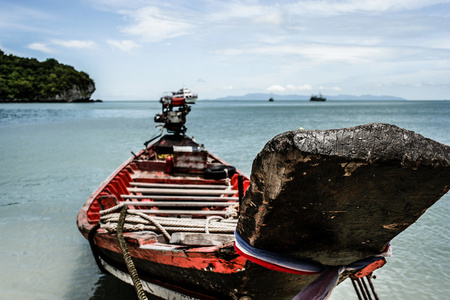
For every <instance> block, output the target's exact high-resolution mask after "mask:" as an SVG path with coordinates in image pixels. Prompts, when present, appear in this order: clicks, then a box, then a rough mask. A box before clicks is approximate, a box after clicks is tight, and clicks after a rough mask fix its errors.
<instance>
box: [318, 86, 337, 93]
mask: <svg viewBox="0 0 450 300" xmlns="http://www.w3.org/2000/svg"><path fill="white" fill-rule="evenodd" d="M319 90H321V91H333V92H341V91H342V89H341V88H340V87H337V86H333V87H324V86H321V87H319Z"/></svg>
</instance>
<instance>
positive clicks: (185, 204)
mask: <svg viewBox="0 0 450 300" xmlns="http://www.w3.org/2000/svg"><path fill="white" fill-rule="evenodd" d="M222 199H226V198H222ZM121 203H125V204H127V205H132V206H155V207H157V206H167V207H211V206H220V207H226V206H232V205H236V203H233V202H202V201H153V202H150V201H148V202H139V201H132V202H121Z"/></svg>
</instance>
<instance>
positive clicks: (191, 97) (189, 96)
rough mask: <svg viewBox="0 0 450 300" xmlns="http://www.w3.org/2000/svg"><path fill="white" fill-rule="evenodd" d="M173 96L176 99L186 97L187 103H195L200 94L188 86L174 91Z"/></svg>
mask: <svg viewBox="0 0 450 300" xmlns="http://www.w3.org/2000/svg"><path fill="white" fill-rule="evenodd" d="M172 98H174V99H184V100H185V101H186V104H195V101H197V98H198V95H197V94H194V93H192V92H191V91H190V90H189V89H188V88H185V87H184V88H182V89H179V90H178V91H176V92H172Z"/></svg>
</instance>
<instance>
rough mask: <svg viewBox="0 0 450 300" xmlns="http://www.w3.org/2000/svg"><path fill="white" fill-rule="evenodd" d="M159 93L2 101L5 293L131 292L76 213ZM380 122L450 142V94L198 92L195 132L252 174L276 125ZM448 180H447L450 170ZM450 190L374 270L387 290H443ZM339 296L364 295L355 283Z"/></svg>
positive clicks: (135, 141) (136, 136)
mask: <svg viewBox="0 0 450 300" xmlns="http://www.w3.org/2000/svg"><path fill="white" fill-rule="evenodd" d="M159 110H160V104H159V103H158V102H156V101H155V102H131V101H129V102H125V101H124V102H104V103H86V104H0V170H1V171H2V172H0V190H1V193H0V239H1V243H0V268H1V269H2V271H3V272H1V273H0V291H1V296H0V298H1V299H19V298H27V299H94V300H100V299H102V300H103V299H135V295H134V290H133V288H132V287H130V286H128V285H126V284H123V283H121V282H120V281H118V280H116V279H114V278H112V277H110V276H104V275H102V274H100V272H99V271H98V269H97V267H96V265H95V262H94V260H93V258H92V255H91V253H90V250H89V245H88V243H87V241H86V240H85V239H84V238H83V237H82V236H81V235H80V234H79V232H78V229H77V227H76V215H77V212H78V210H79V209H80V208H81V206H82V205H83V203H84V202H85V200H86V199H87V198H88V197H89V195H90V194H91V193H92V192H93V191H94V190H95V189H96V188H97V186H98V185H99V184H100V183H101V182H102V181H103V180H104V179H105V178H106V177H107V176H108V175H109V174H110V173H111V172H112V171H113V170H114V169H115V168H116V167H117V166H118V165H119V164H121V163H122V162H123V161H124V160H125V159H127V158H128V157H129V156H130V155H131V153H130V152H131V151H133V152H137V151H139V150H140V149H141V148H142V147H143V142H144V141H146V140H148V139H149V138H150V137H152V136H153V135H154V134H155V133H156V129H155V128H154V123H153V116H154V115H155V114H156V113H158V112H159ZM372 122H384V123H391V124H395V125H397V126H400V127H403V128H406V129H409V130H413V131H415V132H417V133H420V134H422V135H424V136H426V137H429V138H432V139H434V140H437V141H439V142H441V143H444V144H447V145H450V134H449V128H450V102H444V101H386V102H382V101H366V102H363V101H358V102H355V101H334V102H332V101H329V102H325V103H311V102H307V101H301V102H292V101H284V102H283V101H276V102H267V101H246V102H241V101H236V102H231V101H230V102H214V101H199V102H198V103H197V104H196V105H194V106H193V109H192V112H191V113H190V114H189V115H188V122H187V127H188V132H187V134H188V135H191V136H194V137H195V139H196V140H197V141H198V142H200V143H204V144H205V147H206V148H207V149H208V150H210V151H211V152H213V153H215V154H216V155H218V156H220V157H222V158H223V159H225V160H226V161H228V162H229V163H230V164H233V165H234V166H236V167H237V168H239V169H240V170H242V171H244V172H245V173H247V174H250V172H251V164H252V161H253V158H254V157H255V156H256V154H257V153H258V151H259V150H261V148H262V147H263V146H264V144H265V143H266V142H267V141H268V140H270V139H271V138H272V137H273V136H275V135H276V134H278V133H281V132H284V131H288V130H296V129H298V128H299V127H303V128H306V129H329V128H341V127H349V126H355V125H360V124H366V123H372ZM449 181H450V180H449ZM449 202H450V196H449V195H445V196H444V197H443V198H442V199H441V200H440V201H439V202H438V203H436V204H435V205H434V206H433V207H431V208H430V209H429V210H428V211H427V212H426V213H425V214H424V215H423V216H422V217H421V218H420V219H419V220H418V222H416V223H415V224H414V225H412V226H411V227H410V228H408V229H407V230H406V231H405V232H403V233H401V234H400V235H399V236H398V237H396V238H395V239H394V240H393V241H392V244H393V249H394V256H393V257H392V258H389V259H388V264H387V265H386V266H385V267H384V268H383V269H381V270H379V271H377V272H376V275H377V279H376V280H375V281H374V282H375V286H376V289H377V292H378V294H379V296H380V298H381V299H447V298H448V294H449V292H450V289H449V284H448V282H450V260H449V257H450V243H449V242H450V222H449V220H450V218H449V214H450V205H449ZM331 299H333V300H337V299H357V298H356V295H355V294H354V292H353V288H352V286H351V283H350V282H344V283H343V284H341V285H340V286H338V287H337V288H336V289H335V291H334V293H333V295H332V297H331Z"/></svg>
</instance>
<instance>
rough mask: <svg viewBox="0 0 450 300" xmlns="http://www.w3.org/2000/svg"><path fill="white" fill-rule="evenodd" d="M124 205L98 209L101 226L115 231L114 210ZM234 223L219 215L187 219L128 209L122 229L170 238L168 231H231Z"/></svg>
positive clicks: (116, 216)
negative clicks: (146, 231)
mask: <svg viewBox="0 0 450 300" xmlns="http://www.w3.org/2000/svg"><path fill="white" fill-rule="evenodd" d="M126 206H127V205H126V203H121V204H118V205H116V206H114V207H112V208H109V209H105V210H102V211H100V216H101V217H100V222H101V223H100V224H101V228H102V229H104V230H107V231H109V232H115V231H116V230H117V223H118V220H119V217H120V214H119V213H117V212H116V211H117V210H118V209H120V208H122V207H126ZM236 224H237V219H231V218H230V219H225V218H222V217H219V216H210V217H208V218H206V219H188V218H171V217H157V216H150V215H148V214H145V213H141V212H137V211H128V213H127V215H126V217H125V224H124V226H123V229H124V231H144V230H149V231H156V232H161V233H162V234H163V235H164V236H165V237H166V238H167V239H168V240H170V239H171V235H170V233H169V232H180V231H184V232H203V233H208V234H209V233H233V232H234V230H235V228H236Z"/></svg>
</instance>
